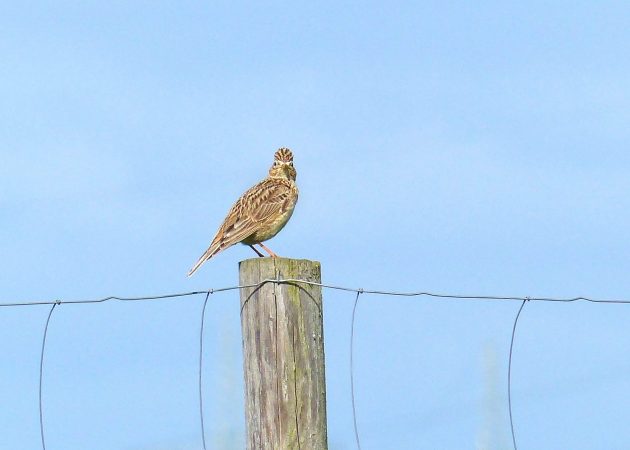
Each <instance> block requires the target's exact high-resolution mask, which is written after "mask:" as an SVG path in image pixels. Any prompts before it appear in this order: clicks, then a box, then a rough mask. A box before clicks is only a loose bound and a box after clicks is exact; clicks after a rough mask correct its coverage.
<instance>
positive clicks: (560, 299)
mask: <svg viewBox="0 0 630 450" xmlns="http://www.w3.org/2000/svg"><path fill="white" fill-rule="evenodd" d="M268 283H274V284H306V285H312V286H319V287H322V288H325V289H332V290H338V291H345V292H352V293H355V294H356V297H355V300H354V305H353V308H352V321H351V325H350V394H351V398H352V419H353V425H354V435H355V443H356V446H357V449H359V450H360V449H361V444H360V440H359V430H358V426H357V414H356V405H355V392H354V329H355V317H356V312H357V307H358V304H359V297H360V295H361V294H372V295H384V296H402V297H430V298H437V299H455V300H498V301H519V302H521V306H520V308H519V309H518V312H517V314H516V316H515V318H514V323H513V326H512V335H511V339H510V351H509V358H508V374H507V391H508V410H509V417H510V428H511V433H512V443H513V446H514V450H517V441H516V433H515V427H514V422H513V418H512V356H513V350H514V342H515V337H516V328H517V324H518V320H519V317H520V315H521V313H522V311H523V307H524V306H525V303H527V302H530V301H538V302H566V303H571V302H579V301H584V302H590V303H602V304H606V303H607V304H630V300H628V299H598V298H591V297H565V298H563V297H529V296H524V297H521V296H497V295H471V294H442V293H435V292H428V291H417V292H404V291H387V290H370V289H363V288H351V287H345V286H337V285H331V284H324V283H317V282H314V281H307V280H300V279H294V278H287V279H266V280H263V281H261V282H260V283H255V284H248V285H237V286H229V287H222V288H218V289H208V290H202V291H189V292H180V293H174V294H164V295H154V296H146V297H119V296H108V297H103V298H97V299H79V300H60V299H57V300H43V301H24V302H11V303H0V307H20V306H42V305H49V306H51V308H50V310H49V312H48V317H47V319H46V324H45V326H44V331H43V335H42V344H41V354H40V366H39V426H40V434H41V444H42V450H46V439H45V433H44V413H43V411H44V407H43V395H42V393H43V389H42V386H43V378H44V360H45V351H46V338H47V335H48V328H49V324H50V319H51V317H52V314H53V312H54V310H55V307H57V306H59V305H73V304H90V303H104V302H109V301H121V302H134V301H151V300H164V299H175V298H180V297H188V296H195V295H205V297H204V302H203V308H202V311H201V320H200V329H199V372H198V381H199V416H200V417H199V418H200V425H201V440H202V445H203V448H204V450H205V449H206V438H205V430H204V409H203V393H202V390H203V389H202V387H203V383H202V381H203V380H202V371H203V333H204V318H205V312H206V305H207V303H208V299H209V297H210V295H211V294H215V293H219V292H227V291H235V290H241V289H247V288H258V287H260V286H262V285H264V284H268ZM241 312H242V311H241Z"/></svg>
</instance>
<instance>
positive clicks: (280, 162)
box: [269, 147, 297, 181]
mask: <svg viewBox="0 0 630 450" xmlns="http://www.w3.org/2000/svg"><path fill="white" fill-rule="evenodd" d="M296 175H297V172H296V171H295V167H293V153H291V150H289V149H288V148H285V147H282V148H280V149H278V151H277V152H276V154H275V155H274V160H273V165H272V166H271V169H269V176H270V177H271V178H286V179H289V180H294V181H295V177H296Z"/></svg>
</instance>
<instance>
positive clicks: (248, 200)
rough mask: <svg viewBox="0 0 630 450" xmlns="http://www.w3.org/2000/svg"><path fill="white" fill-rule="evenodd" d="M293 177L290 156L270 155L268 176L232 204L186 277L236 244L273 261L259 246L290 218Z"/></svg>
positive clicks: (295, 195) (293, 199)
mask: <svg viewBox="0 0 630 450" xmlns="http://www.w3.org/2000/svg"><path fill="white" fill-rule="evenodd" d="M296 176H297V172H296V170H295V167H294V166H293V153H292V152H291V150H289V149H288V148H286V147H281V148H279V149H278V150H277V151H276V152H275V154H274V160H273V164H272V166H271V168H270V169H269V175H268V176H267V177H266V178H265V179H264V180H262V181H261V182H260V183H258V184H256V185H254V186H252V187H251V188H249V189H248V190H247V191H245V193H244V194H243V195H241V197H240V198H239V199H238V200H237V201H236V203H234V206H232V208H231V209H230V211H229V212H228V213H227V216H226V217H225V220H224V221H223V223H222V224H221V226H220V227H219V230H218V231H217V233H216V235H215V236H214V238H213V239H212V243H211V244H210V247H208V249H207V250H206V251H205V252H204V253H203V255H201V257H200V258H199V260H197V262H196V263H195V265H194V266H193V267H192V269H190V271H189V272H188V276H189V277H190V276H191V275H192V274H194V273H195V272H196V271H197V269H199V267H201V266H202V265H203V263H205V262H206V261H208V260H209V259H210V258H212V257H213V256H214V255H216V254H217V253H219V252H221V251H223V250H225V249H226V248H228V247H231V246H232V245H234V244H237V243H239V242H240V243H242V244H245V245H248V246H249V247H251V248H252V250H254V251H255V252H256V254H257V255H258V256H260V257H264V255H263V254H262V253H260V252H259V251H258V250H257V249H256V247H254V245H256V244H257V245H259V246H260V247H261V248H262V249H263V250H265V251H266V252H267V253H268V254H269V256H271V257H274V258H275V257H277V256H278V255H276V254H275V253H274V252H273V251H271V250H270V249H269V248H267V247H266V246H265V245H264V244H263V242H264V241H267V240H269V239H271V238H272V237H274V236H275V235H276V234H278V232H280V230H282V228H284V226H285V225H286V224H287V222H288V221H289V219H290V218H291V215H292V214H293V210H294V209H295V204H296V203H297V200H298V193H299V192H298V188H297V185H296V184H295V179H296Z"/></svg>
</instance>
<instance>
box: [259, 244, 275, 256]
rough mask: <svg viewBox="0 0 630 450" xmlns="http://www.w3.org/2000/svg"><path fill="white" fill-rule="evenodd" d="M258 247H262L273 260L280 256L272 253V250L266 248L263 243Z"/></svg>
mask: <svg viewBox="0 0 630 450" xmlns="http://www.w3.org/2000/svg"><path fill="white" fill-rule="evenodd" d="M258 245H260V246H261V247H262V248H263V249H264V250H265V251H266V252H267V253H269V256H271V257H272V258H276V257H277V256H278V255H276V254H275V253H274V252H272V251H271V249H269V248H267V247H265V246H264V245H263V243H262V242H259V243H258Z"/></svg>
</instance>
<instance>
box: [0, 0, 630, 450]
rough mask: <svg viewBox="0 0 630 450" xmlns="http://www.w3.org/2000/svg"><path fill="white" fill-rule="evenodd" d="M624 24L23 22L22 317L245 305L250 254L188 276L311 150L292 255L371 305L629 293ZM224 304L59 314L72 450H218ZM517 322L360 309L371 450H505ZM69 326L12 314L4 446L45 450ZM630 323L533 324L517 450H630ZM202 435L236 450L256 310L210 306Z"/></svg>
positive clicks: (337, 319)
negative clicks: (243, 318) (231, 222)
mask: <svg viewBox="0 0 630 450" xmlns="http://www.w3.org/2000/svg"><path fill="white" fill-rule="evenodd" d="M628 17H630V8H629V7H628V5H627V4H626V3H625V2H612V1H611V2H608V1H604V2H552V3H551V4H550V2H528V3H527V4H524V3H523V4H521V5H518V4H510V3H507V4H506V3H505V2H482V3H479V2H477V3H474V4H473V3H470V2H469V3H464V2H409V3H400V2H396V3H391V2H390V3H388V4H384V3H376V2H369V3H367V2H360V3H359V2H348V3H344V4H340V3H339V2H318V3H317V4H315V3H311V4H295V3H289V2H275V3H267V4H264V5H263V4H255V5H252V4H247V3H235V2H214V3H207V4H200V3H199V2H161V1H157V2H134V3H131V2H107V3H105V2H70V1H69V2H35V3H30V4H28V5H27V4H21V3H18V2H5V3H3V4H2V5H1V6H0V56H1V58H2V64H0V79H1V80H2V83H0V97H1V98H2V101H1V102H0V123H2V127H0V152H1V153H0V155H1V158H0V218H1V220H2V224H3V226H2V229H1V231H0V246H1V249H2V253H3V258H2V259H1V260H0V273H2V276H1V277H0V288H1V289H0V301H2V302H10V301H28V300H48V299H57V298H59V299H64V300H71V299H82V298H98V297H103V296H106V295H111V294H117V295H130V296H131V295H144V294H160V293H169V292H178V291H189V290H197V289H207V288H211V287H212V288H218V287H222V286H230V285H235V284H237V281H238V273H237V263H238V261H240V260H242V259H245V258H249V257H251V256H252V255H253V254H252V252H251V250H249V249H248V248H246V247H242V246H238V247H234V248H232V249H230V250H229V251H226V252H225V253H223V254H221V255H219V256H217V257H216V259H213V260H212V261H210V262H209V263H207V264H206V265H205V266H204V267H203V268H202V269H201V270H200V271H199V272H198V273H197V274H195V276H194V277H193V278H192V279H187V278H186V276H185V274H186V272H187V270H188V269H189V268H190V266H191V265H192V264H193V263H194V262H195V261H196V259H197V257H198V256H199V254H201V252H202V251H203V250H204V249H205V248H206V246H207V245H208V243H209V242H210V239H211V238H212V236H213V234H214V232H215V230H216V228H217V227H218V225H219V223H220V222H221V220H222V219H223V217H224V215H225V213H226V212H227V210H228V209H229V207H230V206H231V204H232V203H233V201H234V200H235V199H236V198H237V197H238V196H239V195H240V194H241V193H242V192H243V191H244V190H245V189H247V188H248V187H249V186H251V185H252V184H254V183H255V182H257V181H258V180H259V179H260V178H261V177H263V176H264V175H265V174H266V171H267V169H268V167H269V165H270V164H271V162H272V157H273V152H274V151H275V149H276V148H278V147H280V146H288V147H291V148H292V149H293V151H294V153H295V164H296V167H297V170H298V185H299V187H300V190H301V195H300V200H299V203H298V206H297V209H296V211H295V214H294V216H293V218H292V220H291V222H290V223H289V225H288V226H287V227H286V228H285V230H283V232H282V233H281V234H280V235H279V236H278V237H276V238H275V239H274V240H272V241H271V242H270V243H269V245H270V246H271V248H273V249H274V250H275V251H276V252H277V253H279V254H281V255H283V256H288V257H295V258H308V259H314V260H318V261H321V263H322V272H323V279H324V281H325V282H328V283H332V284H340V285H346V286H350V287H364V288H366V289H367V288H380V289H392V290H429V291H437V292H445V293H475V294H495V295H522V296H525V295H529V296H537V295H547V296H576V295H588V296H593V297H622V298H630V280H629V279H628V276H627V274H628V272H629V270H630V261H629V259H628V256H627V255H628V254H629V250H630V239H629V237H630V232H629V231H628V230H629V227H628V221H629V219H630V213H629V211H630V200H629V196H628V192H630V177H628V169H629V168H630V153H629V152H628V142H629V138H630V127H629V126H628V124H629V123H630V81H629V80H630V77H628V73H629V72H630V62H629V60H628V58H627V43H628V42H629V41H630V26H629V25H630V23H629V20H628ZM324 294H325V296H324V302H325V306H324V308H325V312H324V314H325V345H326V356H327V361H326V362H327V383H328V419H329V441H330V447H331V449H346V448H353V432H352V416H351V408H350V395H349V379H348V363H349V353H348V347H349V334H350V330H349V325H350V313H351V309H352V301H353V297H352V295H349V294H342V293H337V292H333V291H325V293H324ZM202 301H203V298H201V297H187V298H182V299H177V300H164V301H158V302H151V303H133V304H128V303H125V304H121V303H106V304H100V305H62V306H60V307H58V309H56V310H55V313H54V315H53V317H52V320H51V325H50V330H49V336H48V351H47V364H46V378H45V408H46V410H45V414H46V417H47V421H46V429H47V444H48V448H49V449H56V448H57V449H64V450H73V449H86V448H90V449H93V450H99V449H107V450H112V449H116V450H118V449H120V450H163V449H169V450H190V449H199V448H200V437H199V425H198V412H197V395H196V394H197V391H196V389H197V384H196V383H197V380H196V376H197V372H196V371H197V366H196V362H197V359H196V358H197V351H198V347H197V344H198V343H197V338H198V336H197V333H198V322H199V319H200V313H201V305H202ZM517 309H518V303H515V302H490V301H485V302H470V301H455V300H431V299H426V298H393V297H373V296H367V295H366V296H363V297H362V298H361V303H360V305H359V310H358V313H357V324H356V335H355V336H356V339H357V341H356V354H355V358H356V359H355V360H356V364H357V366H356V371H357V378H356V381H355V383H356V389H357V391H356V395H357V408H358V410H357V412H358V423H359V428H360V432H361V438H362V445H363V447H364V448H365V449H382V448H397V449H417V448H427V449H435V448H439V449H462V448H476V449H486V450H496V449H504V448H509V443H510V437H509V428H508V416H507V403H506V397H505V381H506V380H505V375H506V371H507V350H508V347H509V337H510V331H511V326H512V320H513V318H514V316H515V314H516V311H517ZM47 313H48V308H46V307H24V308H3V309H2V310H1V311H0V330H1V335H0V336H1V337H2V339H0V367H1V371H0V372H1V374H2V376H1V377H0V405H1V406H0V448H11V449H14V450H22V449H23V450H31V449H35V448H38V446H39V423H38V410H37V385H38V384H37V383H38V364H39V345H40V342H41V333H42V329H43V325H44V321H45V319H46V315H47ZM628 323H630V308H628V307H626V306H625V305H592V304H580V303H573V304H546V303H545V304H543V303H530V304H528V305H527V306H526V307H525V310H524V311H523V314H522V316H521V322H520V324H519V330H518V336H517V342H516V345H515V359H514V366H513V374H514V380H513V388H514V389H513V395H514V396H513V403H514V418H515V423H516V427H517V433H518V435H517V437H518V439H519V443H520V446H519V448H522V449H534V448H535V449H558V448H571V449H576V450H581V449H594V448H607V449H615V448H617V449H621V448H625V447H626V446H627V443H628V442H629V441H630V430H629V429H628V427H627V424H626V422H627V420H626V419H627V411H628V406H629V405H628V401H627V398H628V394H629V393H630V383H629V382H628V380H627V376H626V374H627V373H628V370H630V363H629V362H628V360H627V354H628V348H630V347H629V346H630V333H629V332H628ZM206 325H207V328H206V331H207V333H206V361H207V364H206V367H205V371H204V377H205V380H206V383H205V388H204V393H205V397H206V413H207V419H206V424H207V435H208V437H209V439H210V441H211V442H212V445H213V448H241V447H242V436H243V432H244V423H243V422H244V421H243V413H242V407H243V406H242V401H243V400H242V374H241V353H240V352H241V348H240V321H239V317H238V296H237V294H235V293H223V294H216V295H213V296H212V297H211V301H210V303H209V305H208V310H207V324H206Z"/></svg>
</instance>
